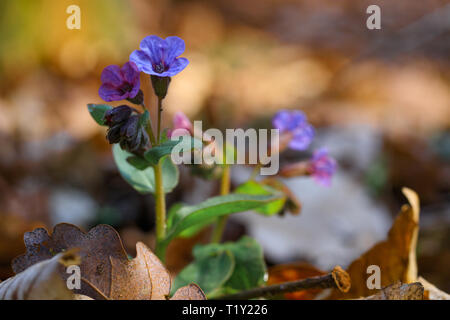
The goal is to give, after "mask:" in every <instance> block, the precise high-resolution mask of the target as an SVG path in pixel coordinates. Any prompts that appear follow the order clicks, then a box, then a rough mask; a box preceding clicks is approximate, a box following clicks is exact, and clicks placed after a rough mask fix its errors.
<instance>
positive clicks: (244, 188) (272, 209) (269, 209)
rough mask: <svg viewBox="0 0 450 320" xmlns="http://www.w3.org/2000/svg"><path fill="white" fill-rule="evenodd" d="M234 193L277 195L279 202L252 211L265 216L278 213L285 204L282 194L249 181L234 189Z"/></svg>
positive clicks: (284, 197)
mask: <svg viewBox="0 0 450 320" xmlns="http://www.w3.org/2000/svg"><path fill="white" fill-rule="evenodd" d="M234 192H236V193H242V194H252V195H271V194H275V195H279V196H280V199H279V200H277V201H273V202H271V203H268V204H267V205H265V206H261V207H259V208H256V209H254V211H255V212H258V213H261V214H263V215H266V216H272V215H274V214H277V213H279V212H280V211H281V210H283V207H284V204H285V203H286V196H285V195H284V194H283V193H282V192H280V191H278V190H276V189H274V188H272V187H269V186H267V185H264V184H261V183H259V182H257V181H253V180H249V181H247V182H245V183H243V184H241V185H240V186H238V187H237V188H236V190H235V191H234Z"/></svg>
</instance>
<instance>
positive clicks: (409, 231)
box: [327, 188, 420, 299]
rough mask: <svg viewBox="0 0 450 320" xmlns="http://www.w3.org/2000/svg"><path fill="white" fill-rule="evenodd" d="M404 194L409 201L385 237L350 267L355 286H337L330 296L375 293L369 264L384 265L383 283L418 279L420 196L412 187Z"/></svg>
mask: <svg viewBox="0 0 450 320" xmlns="http://www.w3.org/2000/svg"><path fill="white" fill-rule="evenodd" d="M402 191H403V194H404V195H405V196H406V198H407V199H408V202H409V204H405V205H403V206H402V208H401V210H400V213H399V214H398V215H397V217H396V218H395V220H394V223H393V225H392V227H391V229H390V230H389V233H388V237H387V239H386V240H385V241H381V242H379V243H377V244H375V245H374V246H373V247H372V248H371V249H369V250H368V251H366V252H365V253H364V254H362V255H361V256H360V257H359V258H358V259H356V260H354V261H353V262H352V263H351V264H350V266H349V267H348V268H347V270H346V271H347V272H348V274H349V275H350V277H351V280H352V287H351V288H350V291H348V292H347V293H342V292H340V291H338V290H333V292H332V294H331V295H330V296H329V297H327V298H329V299H342V298H345V299H352V298H359V297H367V296H369V295H373V294H374V293H375V292H376V290H374V289H369V288H368V287H367V284H366V281H367V268H368V267H369V266H371V265H376V266H379V268H380V269H381V274H380V282H381V286H382V287H386V286H389V285H392V284H394V283H396V282H398V281H400V282H402V283H412V282H415V281H417V262H416V255H415V254H416V246H417V233H418V229H419V210H420V209H419V198H418V196H417V194H416V193H415V192H414V191H412V190H411V189H408V188H403V190H402Z"/></svg>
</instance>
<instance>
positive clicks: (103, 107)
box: [88, 103, 113, 126]
mask: <svg viewBox="0 0 450 320" xmlns="http://www.w3.org/2000/svg"><path fill="white" fill-rule="evenodd" d="M112 108H113V107H112V106H110V105H107V104H93V103H90V104H88V110H89V113H90V114H91V116H92V118H93V119H94V120H95V122H97V123H98V124H99V125H101V126H104V125H105V121H104V116H105V112H106V111H108V110H110V109H112Z"/></svg>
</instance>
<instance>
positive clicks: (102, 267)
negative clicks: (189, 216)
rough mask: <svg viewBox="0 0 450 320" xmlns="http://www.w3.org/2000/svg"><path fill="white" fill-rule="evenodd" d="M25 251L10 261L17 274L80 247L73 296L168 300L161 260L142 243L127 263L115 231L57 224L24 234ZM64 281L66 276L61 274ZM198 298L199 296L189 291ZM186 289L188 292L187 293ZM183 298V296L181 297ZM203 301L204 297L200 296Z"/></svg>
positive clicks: (166, 275)
mask: <svg viewBox="0 0 450 320" xmlns="http://www.w3.org/2000/svg"><path fill="white" fill-rule="evenodd" d="M24 239H25V246H26V248H27V252H26V253H25V254H23V255H21V256H19V257H17V258H16V259H14V260H13V262H12V265H13V270H14V271H15V272H16V273H18V272H21V271H23V270H25V269H27V268H29V267H30V266H32V265H34V264H35V263H38V262H40V261H42V260H45V259H48V258H49V257H51V256H53V255H54V254H57V253H59V252H62V251H65V250H69V249H71V248H75V247H76V248H79V254H80V257H81V264H80V269H81V277H82V278H81V282H82V283H81V289H80V290H74V292H75V293H76V294H81V295H85V296H88V297H91V298H94V299H124V300H125V299H127V300H128V299H146V300H150V299H153V300H157V299H162V300H164V299H167V297H168V295H169V292H170V286H171V278H170V274H169V272H168V271H167V269H166V268H165V267H164V265H163V264H162V263H161V261H160V260H159V259H158V258H157V257H156V256H155V255H154V254H153V253H152V252H151V251H150V250H149V249H148V248H147V246H145V245H144V244H143V243H141V242H138V243H137V244H136V252H137V256H136V258H134V259H132V260H130V259H128V255H127V254H126V252H125V250H124V248H123V245H122V241H121V239H120V236H119V234H118V233H117V231H115V230H114V228H112V227H111V226H108V225H99V226H96V227H95V228H93V229H91V230H90V231H89V232H88V233H85V232H83V231H81V230H80V229H79V228H78V227H76V226H73V225H70V224H65V223H63V224H58V225H56V226H55V228H54V229H53V233H52V235H51V236H50V235H49V234H48V232H47V231H46V230H45V229H42V228H39V229H36V230H34V231H32V232H27V233H25V235H24ZM60 275H61V276H62V278H63V279H66V277H67V276H68V275H67V274H66V273H63V272H61V273H60ZM181 289H183V290H184V291H183V292H192V293H193V294H195V298H193V299H197V298H198V297H199V296H200V295H199V294H198V293H197V292H195V291H192V290H191V289H190V290H188V289H189V288H180V289H179V290H181ZM186 290H187V291H186ZM178 296H183V297H186V295H185V294H184V295H180V294H178ZM203 299H205V296H204V295H203Z"/></svg>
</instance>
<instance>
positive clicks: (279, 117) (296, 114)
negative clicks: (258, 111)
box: [272, 110, 314, 150]
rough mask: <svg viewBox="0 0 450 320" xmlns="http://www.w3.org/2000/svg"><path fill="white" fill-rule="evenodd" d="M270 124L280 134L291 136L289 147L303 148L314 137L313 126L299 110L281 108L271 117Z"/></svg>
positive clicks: (306, 146) (305, 147)
mask: <svg viewBox="0 0 450 320" xmlns="http://www.w3.org/2000/svg"><path fill="white" fill-rule="evenodd" d="M272 124H273V126H274V128H276V129H279V130H280V133H281V134H284V135H290V136H291V138H290V141H289V147H290V148H291V149H294V150H305V149H307V148H308V146H309V145H310V144H311V141H312V140H313V138H314V127H313V126H312V125H310V124H309V123H308V122H307V121H306V116H305V114H304V113H303V112H301V111H300V110H292V111H290V110H281V111H279V112H278V113H277V114H276V115H275V116H274V117H273V119H272Z"/></svg>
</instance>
